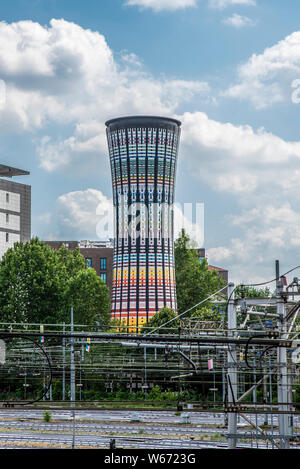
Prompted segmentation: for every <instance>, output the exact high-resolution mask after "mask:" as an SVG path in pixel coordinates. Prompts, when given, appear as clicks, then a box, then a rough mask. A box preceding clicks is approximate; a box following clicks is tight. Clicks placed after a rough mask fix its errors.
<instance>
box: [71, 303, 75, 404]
mask: <svg viewBox="0 0 300 469" xmlns="http://www.w3.org/2000/svg"><path fill="white" fill-rule="evenodd" d="M73 332H74V311H73V306H72V308H71V333H73ZM70 391H71V396H70V397H71V407H72V408H73V407H74V406H75V359H74V338H73V337H71V363H70Z"/></svg>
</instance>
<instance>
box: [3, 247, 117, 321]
mask: <svg viewBox="0 0 300 469" xmlns="http://www.w3.org/2000/svg"><path fill="white" fill-rule="evenodd" d="M80 274H81V275H80ZM84 274H85V275H87V276H85V275H84ZM88 279H90V280H91V284H89V282H88ZM99 280H100V279H99ZM81 281H82V285H81V284H80V282H81ZM72 285H73V286H72ZM104 287H105V288H104ZM75 288H76V289H77V290H80V291H81V301H80V302H79V295H78V296H76V307H78V308H79V310H80V311H81V312H82V311H83V309H84V306H83V305H84V304H85V308H86V309H85V315H84V318H89V320H90V319H91V317H92V316H93V314H95V315H96V312H95V307H94V303H92V302H91V301H90V297H91V296H92V295H93V296H95V297H96V298H97V299H98V300H99V301H101V305H99V309H98V312H102V311H103V312H104V311H105V312H106V311H107V301H108V289H107V287H106V286H105V285H103V284H102V281H100V282H98V281H95V279H94V276H93V274H90V273H88V274H86V270H85V263H84V258H83V256H82V255H81V254H80V252H79V250H75V251H69V250H67V249H66V248H65V247H62V248H60V249H59V250H52V249H51V248H50V247H49V246H47V245H46V244H45V243H43V242H42V241H40V240H39V239H38V238H33V239H32V240H31V241H29V242H27V243H21V242H19V243H15V245H14V247H13V248H10V249H8V250H7V252H6V253H5V254H4V256H3V258H2V260H1V262H0V312H1V313H0V314H1V319H0V320H1V321H2V322H30V323H52V324H54V323H57V322H62V320H66V321H68V319H65V318H66V317H67V318H69V317H70V316H69V311H70V310H69V305H70V303H71V301H72V299H73V297H74V296H75V295H74V289H75ZM105 289H106V293H107V295H105ZM102 302H103V304H102ZM74 310H75V304H74ZM98 312H97V314H98ZM105 314H106V313H105ZM65 315H67V316H65ZM97 317H98V316H97ZM105 317H106V316H105ZM80 322H81V324H82V321H80Z"/></svg>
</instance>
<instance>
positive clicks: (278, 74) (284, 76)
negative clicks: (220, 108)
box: [223, 31, 300, 109]
mask: <svg viewBox="0 0 300 469" xmlns="http://www.w3.org/2000/svg"><path fill="white" fill-rule="evenodd" d="M238 78H239V80H238V83H237V84H235V85H232V86H231V87H229V88H228V89H227V90H226V91H225V92H224V93H223V95H224V96H227V97H232V98H238V99H241V100H249V101H251V102H252V104H253V105H254V106H255V107H256V108H257V109H262V108H265V107H267V106H270V105H272V104H274V103H280V102H292V93H293V89H292V83H293V81H294V80H296V79H299V78H300V31H296V32H294V33H292V34H290V35H289V36H287V37H286V38H285V39H283V40H281V41H279V42H278V43H277V44H275V45H274V46H272V47H268V48H266V49H265V50H264V52H263V53H262V54H258V55H257V54H253V55H252V56H251V57H250V59H249V60H248V61H247V62H246V63H245V64H243V65H241V66H240V67H239V70H238Z"/></svg>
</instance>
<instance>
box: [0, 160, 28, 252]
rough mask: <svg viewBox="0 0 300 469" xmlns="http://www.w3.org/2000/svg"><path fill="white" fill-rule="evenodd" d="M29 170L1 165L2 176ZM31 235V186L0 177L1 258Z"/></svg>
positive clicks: (15, 174) (0, 175) (19, 174)
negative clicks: (17, 243)
mask: <svg viewBox="0 0 300 469" xmlns="http://www.w3.org/2000/svg"><path fill="white" fill-rule="evenodd" d="M28 174H29V172H28V171H23V170H21V169H17V168H13V167H11V166H5V165H0V177H2V178H11V177H15V176H25V175H28ZM30 237H31V186H29V185H27V184H20V183H17V182H13V181H9V180H7V179H0V258H2V256H3V255H4V253H5V252H6V251H7V249H8V248H11V247H13V245H14V243H16V242H18V241H29V240H30Z"/></svg>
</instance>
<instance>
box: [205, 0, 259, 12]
mask: <svg viewBox="0 0 300 469" xmlns="http://www.w3.org/2000/svg"><path fill="white" fill-rule="evenodd" d="M236 5H246V6H254V5H256V1H255V0H209V6H210V7H212V8H217V9H218V10H223V9H224V8H227V7H230V6H236Z"/></svg>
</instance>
